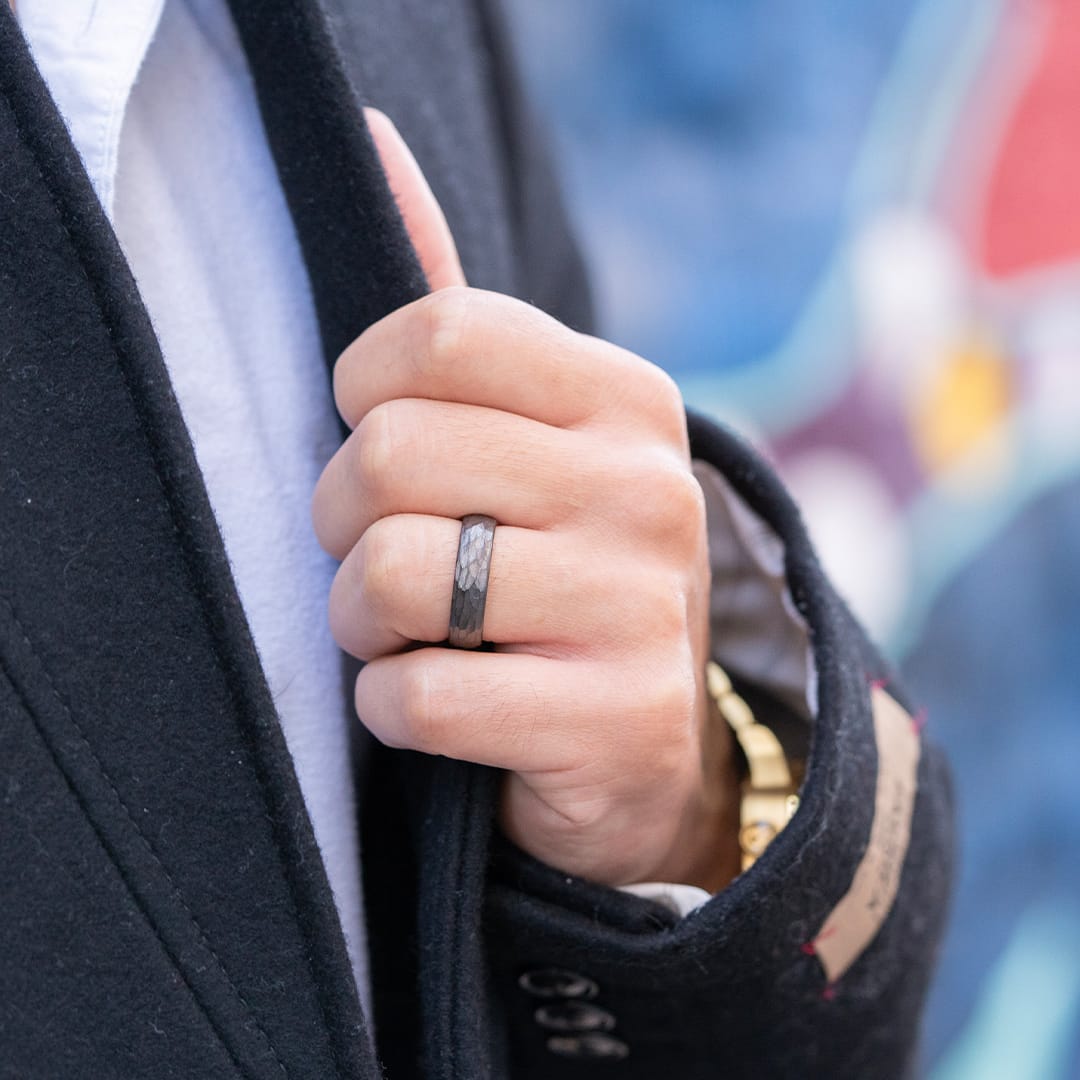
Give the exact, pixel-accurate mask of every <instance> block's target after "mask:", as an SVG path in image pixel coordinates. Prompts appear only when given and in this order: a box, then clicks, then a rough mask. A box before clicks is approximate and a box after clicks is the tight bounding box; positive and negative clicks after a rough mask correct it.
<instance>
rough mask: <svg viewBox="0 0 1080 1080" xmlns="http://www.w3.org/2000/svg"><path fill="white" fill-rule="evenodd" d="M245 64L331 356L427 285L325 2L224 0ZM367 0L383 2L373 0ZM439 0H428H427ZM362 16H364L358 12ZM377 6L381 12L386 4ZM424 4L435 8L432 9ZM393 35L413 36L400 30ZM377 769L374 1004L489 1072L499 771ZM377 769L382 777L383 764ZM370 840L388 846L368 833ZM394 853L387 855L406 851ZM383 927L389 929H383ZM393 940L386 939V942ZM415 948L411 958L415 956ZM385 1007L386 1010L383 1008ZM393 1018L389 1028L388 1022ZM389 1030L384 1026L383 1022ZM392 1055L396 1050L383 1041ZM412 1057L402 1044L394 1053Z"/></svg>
mask: <svg viewBox="0 0 1080 1080" xmlns="http://www.w3.org/2000/svg"><path fill="white" fill-rule="evenodd" d="M230 3H231V7H232V12H233V17H234V19H235V21H236V24H237V28H238V30H239V32H240V36H241V40H242V41H243V44H244V50H245V52H246V54H247V57H248V61H249V63H250V65H251V69H252V74H253V76H254V79H255V84H256V91H257V94H258V98H259V105H260V109H261V111H262V116H263V123H264V127H265V128H266V130H267V132H268V138H269V142H270V147H271V150H272V152H273V155H274V159H275V162H276V164H277V169H278V174H279V176H280V178H281V182H282V186H283V188H284V190H285V195H286V198H287V200H288V203H289V207H290V210H291V213H292V217H293V221H294V223H295V225H296V229H297V233H298V235H299V239H300V245H301V248H302V250H303V252H304V257H305V261H306V263H307V268H308V274H309V277H310V279H311V284H312V291H313V294H314V297H315V305H316V309H317V311H318V313H319V320H320V325H321V329H322V335H323V345H324V349H325V353H326V359H327V362H328V364H330V365H332V364H333V362H334V360H335V359H336V358H337V356H338V355H339V354H340V352H341V351H342V350H343V349H344V347H345V346H346V345H347V344H348V343H349V342H350V341H352V340H353V339H354V338H355V337H356V336H357V335H358V334H360V333H361V332H362V331H363V330H364V329H366V328H367V327H368V326H369V325H371V323H373V322H375V321H376V320H377V319H379V318H381V317H382V316H384V315H386V314H388V313H389V312H390V311H393V310H394V309H395V308H398V307H400V306H402V305H404V304H407V303H409V302H411V301H413V300H415V299H418V298H419V297H420V296H422V295H423V294H424V293H425V292H426V291H427V283H426V281H425V280H424V277H423V274H422V272H421V270H420V267H419V263H418V261H417V258H416V254H415V252H414V250H413V248H412V244H411V243H410V241H409V237H408V234H407V233H406V231H405V229H404V226H403V224H402V222H401V218H400V215H399V214H398V211H397V207H396V205H395V203H394V199H393V196H392V194H391V192H390V190H389V188H388V186H387V183H386V177H385V175H384V174H383V171H382V168H381V166H380V164H379V161H378V157H377V155H376V153H375V149H374V146H373V144H372V141H371V138H370V135H369V133H368V131H367V127H366V125H365V123H364V120H363V114H362V112H361V108H360V103H359V101H358V99H357V96H356V94H355V92H354V88H353V86H352V85H351V84H350V82H349V80H348V78H347V77H346V74H345V70H344V67H343V64H342V58H341V57H340V55H339V54H338V52H337V49H336V47H335V45H334V43H333V36H332V34H331V32H330V30H329V27H328V23H327V16H326V12H325V11H324V9H323V8H322V6H321V5H320V4H317V3H310V2H304V0H287V2H282V3H280V4H277V5H275V6H274V8H273V9H272V10H271V11H268V10H267V8H266V6H265V5H263V4H260V3H258V2H257V0H230ZM373 7H374V8H376V9H377V8H378V5H373ZM438 7H439V5H435V8H436V9H437V8H438ZM369 15H370V17H372V18H374V17H375V16H374V15H372V14H371V13H370V12H369ZM387 16H388V17H389V16H390V12H389V11H387ZM432 17H433V18H434V17H435V16H434V15H433V16H432ZM399 45H400V47H401V48H407V47H408V42H407V41H401V42H400V43H399ZM370 760H371V764H372V767H373V768H377V769H382V770H388V771H392V773H393V775H394V776H395V777H396V778H397V783H398V786H399V787H400V788H404V789H407V790H408V798H406V799H404V800H401V801H396V800H395V801H393V802H391V801H390V800H391V799H393V795H394V792H393V787H392V785H387V784H385V783H382V784H379V785H378V786H377V788H376V790H378V791H380V792H383V793H385V800H386V801H385V802H384V803H383V805H382V806H379V807H373V806H372V804H371V802H370V800H369V801H368V804H367V805H368V811H367V812H368V814H369V815H373V816H374V815H376V814H377V815H378V821H376V822H375V824H374V826H372V824H371V823H370V822H369V824H368V829H367V833H368V835H369V836H370V833H371V828H372V827H375V828H378V827H379V825H378V822H382V821H385V822H386V827H387V829H392V828H394V823H393V822H392V821H391V820H390V819H391V817H392V815H393V813H394V810H395V809H397V808H398V807H400V812H401V813H407V812H409V811H410V810H411V815H412V822H411V824H410V825H408V826H404V825H403V826H402V827H401V828H400V830H399V831H398V832H396V833H395V835H398V836H400V837H402V838H404V837H406V836H411V837H413V847H414V851H413V852H412V858H413V859H415V860H416V861H415V862H414V871H415V874H416V882H417V894H416V895H415V896H413V897H405V896H395V897H394V899H393V901H392V902H390V903H387V902H386V898H385V897H377V898H376V902H375V903H373V904H369V911H370V912H371V914H372V915H373V916H374V915H376V914H377V913H379V912H389V911H390V910H392V909H393V908H395V907H396V908H398V909H399V911H400V910H401V909H404V910H408V911H409V912H410V916H411V921H412V926H411V927H409V928H408V932H406V928H405V926H404V922H403V920H400V919H395V920H394V923H393V924H391V923H389V922H388V923H387V924H386V925H384V926H381V925H380V924H379V923H377V922H373V924H372V926H371V928H370V931H369V937H371V938H372V939H373V944H372V951H373V957H374V959H375V966H374V971H373V974H374V982H375V987H374V989H375V996H376V1002H377V1005H376V1009H377V1012H379V1013H380V1014H381V1015H380V1021H382V1018H383V1016H386V1018H387V1023H388V1024H389V1025H392V1030H399V1029H400V1030H406V1029H408V1030H412V1031H419V1032H421V1033H422V1034H421V1039H422V1042H423V1047H422V1050H423V1056H424V1059H425V1060H426V1070H427V1071H426V1072H425V1075H429V1076H432V1077H435V1076H439V1077H446V1078H448V1080H449V1078H451V1077H479V1076H484V1075H486V1074H487V1073H488V1072H489V1069H490V1067H489V1065H488V1064H487V1059H488V1052H489V1051H488V1047H489V1043H490V1036H489V1031H488V1026H489V1021H488V1016H487V1013H486V1010H485V1009H484V1008H483V1006H482V1003H481V997H480V995H479V994H470V993H468V992H465V991H464V990H463V987H464V986H468V985H470V984H474V985H475V986H476V987H479V986H481V985H482V979H483V971H484V965H483V957H482V945H481V933H480V915H481V909H482V902H483V890H484V882H485V874H486V869H487V860H488V841H489V837H490V825H491V821H492V818H493V812H494V801H495V777H494V774H493V773H492V772H491V771H490V770H487V769H481V768H479V767H477V766H473V765H467V764H464V763H461V762H456V761H450V760H447V759H445V758H425V757H422V756H421V755H413V754H393V753H385V752H384V753H378V754H375V755H373V756H372V757H371V759H370ZM383 779H385V778H383ZM365 847H366V850H367V851H369V852H371V851H385V847H384V846H380V845H378V844H371V845H366V846H365ZM403 854H404V853H402V852H400V851H399V852H398V853H397V858H399V859H400V858H402V857H403ZM394 859H395V857H394V854H393V852H385V857H384V858H383V859H381V860H380V859H372V858H370V857H368V858H366V859H365V876H366V878H367V882H366V884H367V892H368V894H369V896H371V895H372V892H373V891H375V890H380V889H382V888H386V889H391V888H394V889H400V888H401V887H402V883H403V881H404V880H405V879H404V878H403V877H402V876H401V875H398V874H397V873H395V868H394V867H392V866H389V865H387V863H388V862H392V861H394ZM381 933H386V934H393V939H392V941H391V943H389V944H388V943H387V942H386V941H385V940H379V936H380V934H381ZM395 946H396V947H395ZM414 946H415V947H416V956H417V957H418V964H416V965H414V964H413V962H412V959H411V957H410V951H411V948H412V947H414ZM417 967H418V971H417V976H416V980H417V981H416V982H415V983H414V984H413V987H412V991H413V1002H412V1006H413V1007H414V1008H415V1007H416V1005H417V1004H418V1005H419V1016H418V1017H416V1018H415V1022H414V1023H413V1024H412V1025H404V1024H400V1017H397V1016H395V1015H394V1013H395V1012H397V1011H400V1010H402V1009H404V1008H407V1007H408V1006H409V1001H408V989H409V988H408V986H407V985H406V986H405V987H404V993H401V992H393V993H391V994H390V996H389V1000H387V999H386V998H383V999H382V1001H380V997H381V989H382V986H381V984H382V983H383V979H384V978H385V979H386V982H387V985H392V986H394V988H395V990H397V991H400V990H401V989H402V987H401V980H400V978H397V977H395V973H396V971H397V969H408V970H410V971H414V970H416V969H417ZM388 1014H389V1015H388ZM399 1025H400V1028H399ZM388 1030H390V1029H388ZM390 1054H391V1056H394V1057H395V1059H396V1058H397V1056H398V1055H397V1054H395V1052H394V1051H393V1050H390ZM400 1056H401V1057H402V1059H407V1058H409V1057H413V1058H415V1054H414V1052H413V1050H412V1048H409V1049H408V1050H406V1052H405V1053H404V1054H402V1055H400Z"/></svg>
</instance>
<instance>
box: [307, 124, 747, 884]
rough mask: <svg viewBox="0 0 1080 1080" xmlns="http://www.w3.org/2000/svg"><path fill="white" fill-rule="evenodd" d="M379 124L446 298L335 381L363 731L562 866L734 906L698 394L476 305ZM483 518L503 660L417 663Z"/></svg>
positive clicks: (330, 528)
mask: <svg viewBox="0 0 1080 1080" xmlns="http://www.w3.org/2000/svg"><path fill="white" fill-rule="evenodd" d="M368 118H369V123H370V126H371V129H372V133H373V136H374V137H375V140H376V144H377V146H378V148H379V152H380V154H381V156H382V159H383V163H384V166H385V168H386V171H387V174H388V177H389V180H390V185H391V188H392V190H393V191H394V193H395V196H396V197H397V199H398V202H399V205H400V207H401V209H402V214H403V217H404V219H405V222H406V226H407V227H408V229H409V232H410V235H411V236H412V238H413V241H414V243H415V245H416V248H417V251H418V253H419V255H420V259H421V262H422V263H423V266H424V269H425V271H426V272H427V275H428V279H429V281H430V283H431V285H432V288H433V290H434V291H433V293H432V294H431V295H430V296H428V297H426V298H424V299H422V300H419V301H417V302H416V303H413V304H410V305H409V306H407V307H405V308H402V309H401V310H399V311H396V312H394V313H393V314H391V315H389V316H387V317H386V318H385V319H383V320H382V321H380V322H379V323H377V324H376V325H374V326H372V327H371V328H370V329H369V330H367V331H366V332H365V333H364V334H362V335H361V336H360V337H359V338H358V339H357V340H356V341H355V342H353V344H352V345H350V346H349V348H348V349H346V350H345V352H344V354H343V355H342V356H341V358H340V360H339V361H338V363H337V366H336V368H335V371H334V394H335V399H336V401H337V406H338V409H339V411H340V412H341V415H342V417H343V418H344V419H345V421H346V423H347V424H348V425H349V426H350V427H351V428H352V429H353V430H352V434H351V435H350V437H349V438H348V439H347V440H346V442H345V443H344V445H343V446H342V447H341V449H340V450H339V451H338V453H337V454H336V455H335V456H334V458H333V459H332V460H331V461H330V463H329V464H328V465H327V467H326V469H325V471H324V473H323V475H322V477H321V479H320V480H319V484H318V487H317V489H316V491H315V497H314V502H313V518H314V523H315V529H316V532H317V534H318V537H319V540H320V542H321V543H322V545H323V546H324V547H325V548H326V550H327V551H329V552H330V553H331V554H333V555H334V556H335V557H337V558H339V559H342V560H343V562H342V566H341V568H340V570H339V572H338V574H337V577H336V579H335V581H334V585H333V589H332V592H331V598H330V621H331V626H332V628H333V631H334V634H335V637H336V638H337V640H338V642H339V643H340V644H341V646H342V647H343V648H344V649H346V650H347V651H348V652H350V653H352V654H353V655H355V656H358V657H360V658H361V659H364V660H366V661H368V663H367V665H366V666H365V667H364V669H363V671H362V672H361V674H360V676H359V679H358V680H357V684H356V704H357V710H358V712H359V715H360V716H361V718H362V719H363V721H364V723H365V725H366V726H367V727H368V728H369V729H370V730H371V731H372V732H373V733H374V734H375V735H376V737H378V738H379V739H380V740H382V741H383V742H384V743H386V744H388V745H390V746H395V747H408V748H411V749H415V750H421V751H424V752H426V753H430V754H442V755H445V756H448V757H453V758H460V759H463V760H467V761H475V762H480V763H484V764H488V765H493V766H497V767H499V768H502V769H505V770H506V771H507V775H506V779H505V784H504V788H503V796H502V800H501V808H500V824H501V826H502V828H503V830H504V831H505V832H506V834H507V835H508V836H509V837H510V838H511V839H512V840H514V841H515V842H516V843H517V844H518V845H520V846H521V847H522V848H524V849H525V850H526V851H528V852H530V853H531V854H533V855H535V856H536V857H538V858H540V859H543V860H545V861H547V862H549V863H551V864H552V865H554V866H556V867H558V868H560V869H562V870H565V871H568V872H571V873H575V874H579V875H582V876H585V877H588V878H591V879H593V880H595V881H599V882H602V883H606V884H611V885H618V884H625V883H629V882H635V881H646V880H650V881H655V880H666V881H681V882H686V883H690V884H699V885H702V886H704V887H706V888H711V889H716V888H719V887H720V886H721V885H723V884H725V883H726V881H727V880H729V879H730V878H731V877H732V876H733V875H734V873H736V872H737V868H738V851H737V844H736V833H735V829H736V825H735V818H734V817H733V815H732V808H733V800H734V793H735V788H734V780H733V778H732V775H731V768H730V754H724V755H721V756H722V757H723V758H725V761H724V763H723V767H722V768H721V769H720V770H719V771H720V773H721V775H720V777H719V779H718V777H717V776H710V777H709V778H708V781H706V778H705V777H704V775H703V772H704V770H703V767H702V730H703V726H704V725H705V721H706V717H707V716H708V703H707V695H706V691H705V685H704V669H705V662H706V659H707V648H708V638H709V627H708V597H709V562H708V551H707V537H706V528H705V511H704V498H703V495H702V492H701V489H700V487H699V486H698V484H697V482H696V481H695V479H694V477H693V475H692V473H691V471H690V461H689V451H688V444H687V435H686V424H685V415H684V411H683V404H682V400H681V398H680V396H679V393H678V391H677V389H676V387H675V385H674V383H673V382H672V381H671V379H670V378H669V377H668V376H667V375H665V374H664V373H663V372H662V371H661V370H660V369H659V368H657V367H655V366H654V365H652V364H650V363H648V362H646V361H644V360H641V359H639V358H638V357H636V356H633V355H631V354H629V353H627V352H625V351H623V350H622V349H619V348H617V347H615V346H614V345H610V344H608V343H605V342H602V341H598V340H596V339H594V338H590V337H585V336H583V335H580V334H577V333H575V332H573V331H572V330H569V329H568V328H567V327H565V326H563V325H561V324H560V323H558V322H556V321H555V320H554V319H552V318H550V317H548V316H547V315H545V314H543V313H542V312H540V311H538V310H537V309H535V308H533V307H531V306H530V305H528V304H526V303H523V302H521V301H518V300H514V299H510V298H509V297H506V296H501V295H498V294H495V293H489V292H482V291H479V290H475V289H468V288H466V287H465V280H464V276H463V274H462V272H461V267H460V264H459V262H458V258H457V254H456V250H455V248H454V245H453V241H452V239H451V236H450V232H449V229H448V227H447V225H446V222H445V219H444V218H443V216H442V213H441V211H440V210H439V207H438V205H437V203H436V201H435V198H434V196H433V195H432V193H431V191H430V189H429V188H428V186H427V184H426V182H425V181H424V179H423V176H422V174H421V173H420V170H419V168H418V166H417V165H416V163H415V161H413V159H412V157H411V155H410V154H409V152H408V150H407V148H406V147H405V145H404V143H403V142H402V140H401V138H400V136H399V135H398V134H397V131H396V129H394V128H393V126H392V125H391V124H390V122H389V120H387V119H386V117H384V116H382V115H381V114H379V113H375V112H373V111H370V110H369V114H368ZM472 513H482V514H489V515H491V516H492V517H494V518H495V519H496V520H497V521H498V522H499V527H498V529H497V530H496V533H495V542H494V550H493V554H492V561H491V571H490V578H489V588H488V597H487V608H486V613H485V618H484V637H485V639H486V640H488V641H491V642H493V643H494V644H495V651H494V652H490V653H489V652H467V651H461V650H453V649H446V648H437V647H417V643H425V642H427V643H436V642H440V641H443V640H445V638H446V634H447V625H448V621H449V612H450V596H451V586H452V576H453V567H454V563H455V559H456V555H457V545H458V537H459V533H460V520H459V519H460V518H461V517H463V516H465V515H466V514H472ZM726 745H727V744H726V743H725V746H726ZM718 783H719V787H718Z"/></svg>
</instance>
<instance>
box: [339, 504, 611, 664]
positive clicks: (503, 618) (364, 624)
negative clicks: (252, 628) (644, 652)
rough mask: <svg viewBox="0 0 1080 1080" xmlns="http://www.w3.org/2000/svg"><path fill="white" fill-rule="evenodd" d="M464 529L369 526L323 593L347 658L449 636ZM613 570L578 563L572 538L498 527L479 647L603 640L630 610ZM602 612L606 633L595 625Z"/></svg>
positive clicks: (435, 524)
mask: <svg viewBox="0 0 1080 1080" xmlns="http://www.w3.org/2000/svg"><path fill="white" fill-rule="evenodd" d="M460 534H461V522H460V521H457V520H454V519H452V518H444V517H433V516H429V515H425V514H394V515H392V516H390V517H385V518H380V519H379V520H378V521H376V522H375V523H374V524H372V525H371V526H370V527H369V528H368V529H367V531H366V532H365V533H364V535H363V536H362V537H361V539H360V541H359V543H357V545H356V546H355V547H354V548H353V550H352V551H351V552H350V553H349V554H348V556H347V557H346V559H345V561H344V562H343V563H342V565H341V567H340V569H339V570H338V573H337V576H336V577H335V579H334V584H333V586H332V588H331V590H330V626H331V629H332V630H333V633H334V637H335V638H336V639H337V641H338V643H339V644H340V645H341V647H342V648H343V649H345V651H346V652H349V653H352V654H353V655H354V656H358V657H360V659H362V660H372V659H374V658H376V657H379V656H384V655H387V654H389V653H395V652H400V651H401V650H402V649H403V648H405V647H406V646H407V645H408V644H410V643H412V642H416V641H423V642H439V641H443V640H445V638H446V635H447V627H448V625H449V619H450V600H451V595H452V592H453V569H454V564H455V561H456V559H457V549H458V540H459V537H460ZM623 584H624V582H623V576H622V575H621V574H620V573H619V569H618V566H617V565H616V564H614V563H613V561H612V560H611V559H610V558H609V559H605V560H602V561H601V560H597V561H596V562H595V563H594V562H593V561H592V560H589V559H587V558H583V557H582V553H581V548H580V546H579V545H577V544H575V543H574V541H573V535H572V534H567V533H559V532H538V531H535V530H533V529H522V528H516V527H514V526H510V525H503V526H499V527H498V528H497V529H496V530H495V540H494V544H493V546H492V553H491V568H490V572H489V576H488V592H487V603H486V607H485V610H484V639H485V640H486V641H492V642H495V643H497V644H502V645H515V644H516V645H522V644H528V645H530V646H538V647H539V648H540V651H544V647H545V646H547V647H550V648H549V650H548V651H550V652H552V653H556V652H558V651H559V648H558V647H559V646H569V645H575V644H577V643H584V642H588V641H590V640H596V639H597V637H598V636H599V635H600V633H601V632H602V631H603V632H604V633H605V636H606V638H607V639H608V640H610V638H611V636H612V633H611V628H612V625H614V626H616V627H617V626H619V625H626V624H627V623H628V622H629V621H630V620H629V612H626V613H624V614H625V615H626V616H627V618H625V619H623V618H620V610H621V608H622V607H623V606H624V605H626V604H627V603H628V598H627V595H626V590H625V588H624V587H623ZM597 612H604V613H605V621H606V625H605V626H600V625H597V622H598V616H597V615H596V613H597Z"/></svg>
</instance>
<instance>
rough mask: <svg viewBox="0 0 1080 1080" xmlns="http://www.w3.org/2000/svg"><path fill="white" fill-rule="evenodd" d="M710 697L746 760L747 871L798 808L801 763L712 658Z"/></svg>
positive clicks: (743, 843) (743, 823) (742, 828)
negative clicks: (793, 759)
mask: <svg viewBox="0 0 1080 1080" xmlns="http://www.w3.org/2000/svg"><path fill="white" fill-rule="evenodd" d="M705 677H706V682H707V685H708V690H709V696H710V697H711V698H712V700H713V701H714V702H715V704H716V707H717V709H718V710H719V712H720V715H721V716H723V718H724V719H725V720H726V721H727V723H728V726H729V727H730V728H731V730H732V731H733V732H734V734H735V738H736V739H737V740H738V743H739V746H740V747H741V748H742V752H743V755H744V756H745V758H746V764H747V775H746V777H745V779H744V780H743V783H742V798H741V801H740V809H739V847H740V848H741V850H742V868H743V870H749V869H750V867H751V866H753V865H754V863H755V862H756V861H757V859H758V858H760V856H761V854H762V853H763V852H764V851H765V849H766V848H767V847H768V846H769V844H771V843H772V841H773V840H774V839H775V838H776V837H777V836H778V835H779V833H780V831H781V829H783V828H784V826H785V825H786V824H787V823H788V822H789V821H790V820H791V819H792V818H793V817H794V816H795V811H796V810H798V808H799V796H798V794H797V792H798V790H799V783H800V782H801V780H802V767H801V762H789V761H788V758H787V756H786V755H785V753H784V748H783V746H781V744H780V740H779V739H778V738H777V737H776V735H775V734H774V732H773V731H771V730H770V729H769V728H767V727H766V726H765V725H764V724H762V723H760V722H759V721H758V720H757V719H756V718H755V716H754V713H753V711H752V710H751V708H750V706H749V705H747V703H746V701H745V700H743V698H742V697H740V696H739V695H738V694H737V693H736V692H735V690H734V689H733V687H732V685H731V679H729V678H728V675H727V672H725V671H724V669H723V668H722V667H721V666H720V665H719V664H717V663H716V662H715V661H713V660H710V661H709V663H708V664H707V665H706V668H705Z"/></svg>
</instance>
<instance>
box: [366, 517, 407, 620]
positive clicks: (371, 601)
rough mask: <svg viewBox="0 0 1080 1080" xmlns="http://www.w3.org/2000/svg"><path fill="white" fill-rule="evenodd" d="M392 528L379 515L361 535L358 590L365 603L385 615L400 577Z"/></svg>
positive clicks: (398, 558)
mask: <svg viewBox="0 0 1080 1080" xmlns="http://www.w3.org/2000/svg"><path fill="white" fill-rule="evenodd" d="M392 532H393V530H392V529H391V527H390V526H389V525H388V524H387V523H386V519H385V518H380V519H379V520H378V521H376V522H374V523H373V524H372V525H370V526H368V529H367V531H366V532H365V533H364V535H363V536H362V537H361V538H360V568H359V577H360V592H361V595H362V596H363V597H364V603H365V604H366V605H367V607H368V608H369V609H370V610H371V611H372V612H373V613H374V614H375V615H377V616H380V617H384V616H385V615H386V613H387V611H388V610H389V608H390V606H391V603H392V599H393V597H394V596H396V595H398V593H399V586H400V582H401V580H402V577H403V575H402V566H401V546H400V545H398V544H395V543H394V542H393V537H392V535H391V534H392Z"/></svg>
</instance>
